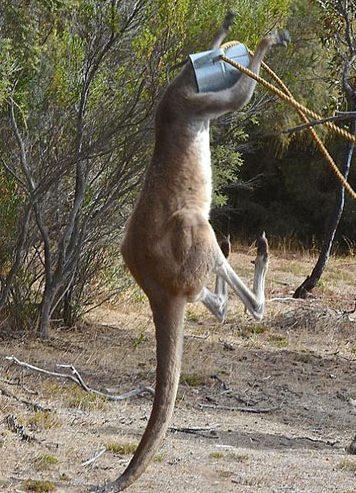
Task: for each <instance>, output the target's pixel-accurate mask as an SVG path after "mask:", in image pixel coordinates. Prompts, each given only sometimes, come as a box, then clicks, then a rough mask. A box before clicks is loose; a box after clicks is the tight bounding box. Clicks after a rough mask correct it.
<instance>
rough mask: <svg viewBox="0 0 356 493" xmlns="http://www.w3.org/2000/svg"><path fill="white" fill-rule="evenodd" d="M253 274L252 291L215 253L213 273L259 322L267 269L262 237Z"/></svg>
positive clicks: (223, 259) (263, 306)
mask: <svg viewBox="0 0 356 493" xmlns="http://www.w3.org/2000/svg"><path fill="white" fill-rule="evenodd" d="M254 264H255V273H254V280H253V289H252V291H251V290H250V289H249V288H248V287H247V286H246V285H245V284H244V283H243V281H242V280H241V279H240V277H239V276H238V275H237V274H236V273H235V272H234V270H233V268H232V267H231V266H230V264H229V263H228V261H227V260H226V258H225V257H224V256H223V255H222V253H221V252H217V259H216V265H215V268H214V270H215V272H216V274H217V275H220V276H221V277H222V278H223V279H225V281H226V282H227V283H228V284H229V286H231V288H232V289H233V290H234V291H235V293H236V294H237V296H238V297H239V298H240V299H241V300H242V302H243V304H244V305H245V307H246V308H247V310H248V311H249V312H250V313H251V314H252V315H253V316H254V318H256V319H257V320H261V319H262V317H263V314H264V308H265V294H264V289H265V277H266V273H267V267H268V244H267V239H266V237H265V235H264V233H263V234H262V236H261V237H260V238H259V239H258V240H257V257H256V260H255V261H254Z"/></svg>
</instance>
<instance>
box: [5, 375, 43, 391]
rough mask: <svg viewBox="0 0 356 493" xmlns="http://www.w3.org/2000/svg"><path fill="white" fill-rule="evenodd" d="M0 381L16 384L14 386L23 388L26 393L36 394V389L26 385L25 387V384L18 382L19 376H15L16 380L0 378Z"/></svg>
mask: <svg viewBox="0 0 356 493" xmlns="http://www.w3.org/2000/svg"><path fill="white" fill-rule="evenodd" d="M0 382H3V383H6V385H16V387H20V388H21V389H23V390H24V391H25V392H27V393H28V394H32V395H38V392H37V390H32V389H29V388H28V387H26V385H23V384H22V383H21V382H20V379H19V378H17V379H16V380H7V379H6V378H0Z"/></svg>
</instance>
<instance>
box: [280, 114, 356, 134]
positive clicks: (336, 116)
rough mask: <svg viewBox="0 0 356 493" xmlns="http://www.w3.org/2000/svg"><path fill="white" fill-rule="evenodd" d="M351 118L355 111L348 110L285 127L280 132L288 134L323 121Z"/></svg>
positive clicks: (320, 123)
mask: <svg viewBox="0 0 356 493" xmlns="http://www.w3.org/2000/svg"><path fill="white" fill-rule="evenodd" d="M352 118H356V112H355V111H349V112H346V113H340V114H338V115H334V116H328V117H326V118H322V119H321V120H312V121H310V122H309V123H303V124H302V125H298V126H296V127H293V128H287V129H286V130H282V132H281V133H282V134H286V133H287V134H289V133H293V132H299V131H301V130H306V129H307V128H309V127H314V126H315V125H322V124H323V123H326V122H332V121H335V120H349V119H352Z"/></svg>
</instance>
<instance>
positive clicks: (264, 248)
mask: <svg viewBox="0 0 356 493" xmlns="http://www.w3.org/2000/svg"><path fill="white" fill-rule="evenodd" d="M257 256H258V257H259V256H262V257H263V258H265V259H266V258H267V256H268V242H267V238H266V235H265V232H264V231H263V233H262V234H261V236H260V237H258V238H257Z"/></svg>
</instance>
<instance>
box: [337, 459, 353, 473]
mask: <svg viewBox="0 0 356 493" xmlns="http://www.w3.org/2000/svg"><path fill="white" fill-rule="evenodd" d="M338 468H339V469H341V470H342V471H349V472H356V460H351V459H343V460H342V461H341V462H340V463H339V465H338Z"/></svg>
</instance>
